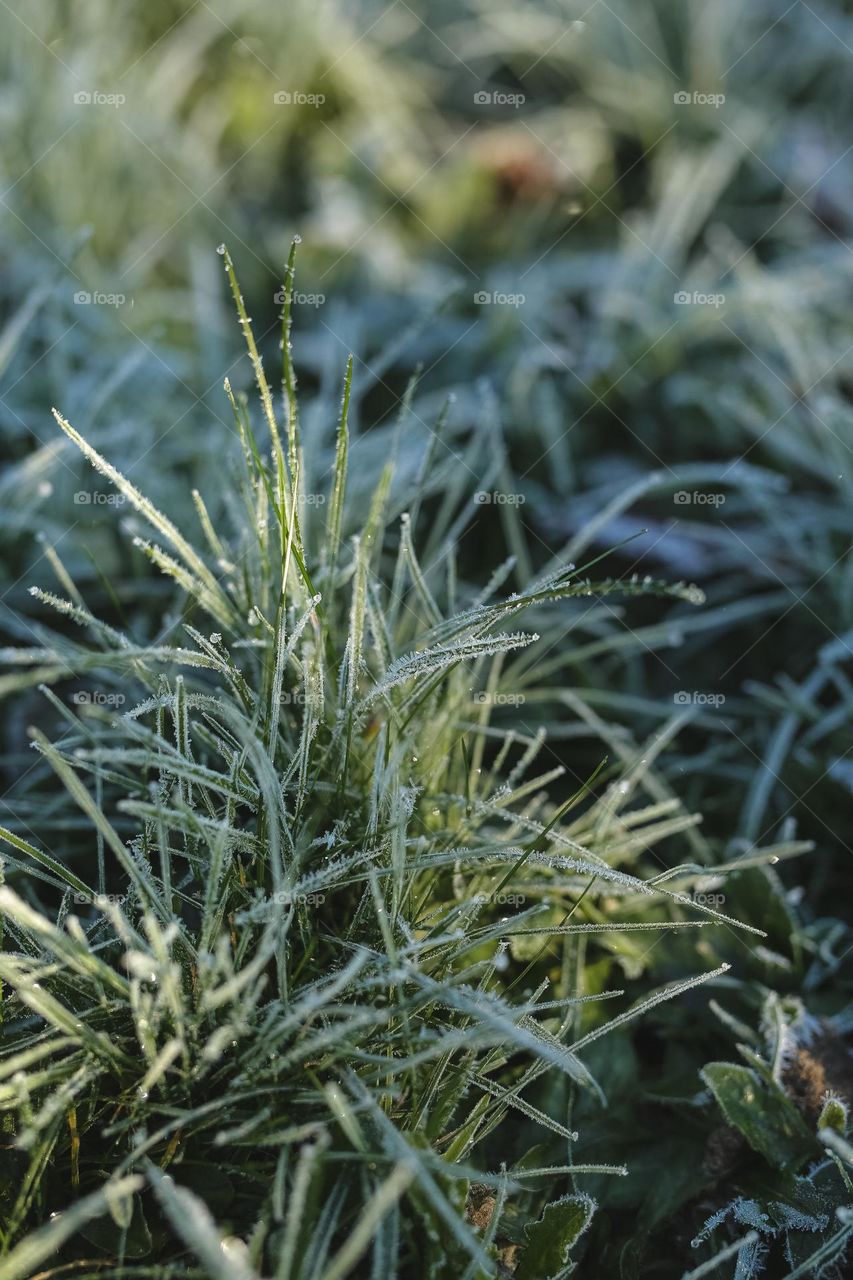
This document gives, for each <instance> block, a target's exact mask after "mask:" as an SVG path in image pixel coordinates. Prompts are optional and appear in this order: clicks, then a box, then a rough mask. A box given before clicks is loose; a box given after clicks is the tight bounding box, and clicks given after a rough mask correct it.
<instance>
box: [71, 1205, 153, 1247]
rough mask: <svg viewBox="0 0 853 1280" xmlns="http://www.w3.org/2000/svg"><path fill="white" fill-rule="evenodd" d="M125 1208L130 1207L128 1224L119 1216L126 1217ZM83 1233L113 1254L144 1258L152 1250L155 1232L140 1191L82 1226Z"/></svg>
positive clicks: (84, 1236)
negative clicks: (123, 1210)
mask: <svg viewBox="0 0 853 1280" xmlns="http://www.w3.org/2000/svg"><path fill="white" fill-rule="evenodd" d="M123 1208H127V1209H129V1210H130V1213H129V1215H127V1223H126V1225H125V1224H124V1222H123V1221H122V1223H120V1222H119V1220H118V1219H119V1217H123V1215H122V1214H121V1209H123ZM117 1211H118V1212H117ZM80 1234H81V1236H82V1237H83V1239H84V1240H88V1241H89V1243H90V1244H93V1245H95V1246H96V1247H97V1248H98V1249H103V1250H104V1252H105V1253H108V1254H110V1255H111V1256H113V1257H118V1256H124V1257H125V1258H144V1257H146V1256H147V1255H148V1254H149V1253H150V1252H151V1232H150V1230H149V1229H148V1223H147V1222H146V1221H145V1214H144V1213H143V1211H142V1201H141V1199H140V1197H139V1196H138V1195H134V1196H127V1197H126V1200H125V1199H124V1198H122V1200H121V1201H118V1202H117V1203H116V1204H115V1205H113V1206H111V1209H110V1212H109V1213H106V1214H104V1215H103V1217H101V1218H95V1219H94V1220H93V1221H92V1222H88V1223H87V1224H86V1226H85V1227H82V1228H81V1230H80Z"/></svg>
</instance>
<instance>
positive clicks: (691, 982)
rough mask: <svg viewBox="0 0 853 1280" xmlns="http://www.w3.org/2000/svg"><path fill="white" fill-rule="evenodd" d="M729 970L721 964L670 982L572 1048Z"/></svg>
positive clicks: (583, 1037) (595, 1038) (603, 1034)
mask: <svg viewBox="0 0 853 1280" xmlns="http://www.w3.org/2000/svg"><path fill="white" fill-rule="evenodd" d="M729 969H731V965H730V964H721V965H719V967H718V968H716V969H711V970H710V971H709V972H708V973H700V974H697V975H696V976H695V977H693V978H685V979H683V980H682V981H680V982H671V983H670V984H669V985H668V986H666V987H662V988H661V990H659V991H655V992H653V993H652V994H651V995H650V996H647V997H646V998H645V999H643V1000H640V1001H639V1002H638V1003H637V1004H635V1005H633V1006H632V1008H630V1009H627V1010H626V1011H625V1012H624V1013H617V1014H616V1016H615V1017H613V1018H611V1019H610V1020H609V1021H608V1022H606V1023H605V1024H604V1025H603V1026H600V1027H596V1028H594V1029H593V1030H592V1031H588V1032H587V1033H586V1035H584V1036H581V1037H580V1039H579V1040H575V1041H574V1043H573V1045H572V1048H573V1050H575V1051H576V1052H577V1051H578V1050H580V1049H582V1048H584V1046H585V1045H588V1044H591V1043H592V1042H593V1040H599V1039H600V1038H601V1036H605V1035H608V1034H609V1033H610V1032H611V1031H615V1030H616V1028H617V1027H621V1026H624V1025H625V1023H626V1022H632V1021H633V1020H634V1019H635V1018H639V1017H640V1015H641V1014H643V1013H645V1012H646V1011H647V1010H648V1009H654V1008H655V1007H656V1006H657V1005H659V1004H663V1003H664V1002H665V1001H667V1000H674V999H675V998H676V996H680V995H683V994H684V992H685V991H690V990H691V989H692V988H693V987H698V986H701V984H702V983H703V982H712V981H713V980H714V979H715V978H720V977H722V975H723V974H724V973H728V971H729Z"/></svg>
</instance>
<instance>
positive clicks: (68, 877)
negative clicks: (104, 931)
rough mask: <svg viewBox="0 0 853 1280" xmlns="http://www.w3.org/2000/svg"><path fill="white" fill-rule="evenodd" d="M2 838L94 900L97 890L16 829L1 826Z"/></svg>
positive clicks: (0, 838) (0, 859)
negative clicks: (16, 832) (18, 833)
mask: <svg viewBox="0 0 853 1280" xmlns="http://www.w3.org/2000/svg"><path fill="white" fill-rule="evenodd" d="M0 840H5V841H6V843H7V844H10V845H11V846H12V848H13V849H17V850H18V852H19V853H25V854H26V855H27V856H28V857H29V858H32V860H33V862H38V863H39V864H40V865H41V866H43V867H47V869H48V870H49V871H52V872H53V874H54V875H55V876H56V877H57V878H58V879H59V880H61V881H63V882H64V883H65V884H67V885H68V886H69V888H71V889H73V890H74V892H75V893H78V894H80V895H82V896H84V897H85V898H86V900H87V901H89V902H94V900H95V891H94V890H93V889H90V888H89V886H88V885H87V884H84V883H83V881H82V880H80V879H79V878H78V877H77V876H75V875H74V872H73V871H69V870H68V868H67V867H66V866H65V865H64V864H63V863H61V862H58V861H57V860H56V858H52V857H51V856H50V854H49V853H44V852H43V851H42V850H41V849H37V848H36V847H35V845H34V844H30V842H29V840H24V838H23V837H22V836H17V835H15V833H14V831H10V830H9V829H8V827H0ZM0 861H2V854H0Z"/></svg>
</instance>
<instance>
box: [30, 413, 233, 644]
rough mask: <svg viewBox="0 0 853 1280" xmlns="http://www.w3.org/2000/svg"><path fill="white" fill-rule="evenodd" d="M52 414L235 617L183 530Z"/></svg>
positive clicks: (229, 614) (228, 612)
mask: <svg viewBox="0 0 853 1280" xmlns="http://www.w3.org/2000/svg"><path fill="white" fill-rule="evenodd" d="M53 416H54V418H55V419H56V421H57V423H58V424H59V426H60V427H61V428H62V430H63V431H64V432H65V434H66V435H67V436H68V437H69V439H71V440H73V442H74V443H75V444H76V445H77V448H78V449H79V450H80V452H81V453H82V454H83V455H84V456H85V457H86V458H87V459H88V461H89V462H90V463H91V464H92V466H93V467H94V468H95V470H96V471H100V473H101V474H102V475H105V476H106V477H107V479H108V480H110V481H111V482H112V483H113V484H114V485H115V487H116V488H117V489H118V490H119V492H120V493H123V494H124V496H125V497H126V498H127V500H128V502H130V504H131V506H133V507H134V508H135V509H136V510H137V511H138V512H139V514H140V515H141V516H142V517H143V518H144V519H145V520H147V521H148V523H149V524H150V525H152V526H153V527H154V528H155V529H157V530H158V531H159V532H160V533H161V534H162V536H163V537H164V538H165V539H166V541H167V542H169V543H170V544H171V546H172V547H173V548H174V549H175V551H176V552H177V553H178V555H179V556H180V558H181V559H182V560H183V562H184V564H185V565H186V566H187V568H188V569H189V570H190V571H191V572H192V574H194V575H195V578H196V579H197V580H198V582H199V583H200V584H203V585H204V586H205V587H207V589H208V591H209V592H210V594H211V596H212V597H213V598H214V599H216V601H217V605H218V607H219V608H220V609H221V610H222V612H223V613H224V614H225V615H226V616H227V617H229V618H230V619H231V620H232V622H233V621H235V618H234V610H233V607H232V605H231V603H230V601H229V600H228V597H227V596H226V595H225V594H224V593H223V591H222V588H221V587H220V585H219V583H218V582H217V580H216V578H215V577H214V576H213V574H212V573H211V572H210V570H209V569H208V567H207V565H206V564H205V563H204V561H203V560H202V559H201V557H200V556H199V554H198V552H197V551H195V549H194V548H193V547H192V546H191V545H190V543H189V542H187V540H186V538H184V536H183V534H181V533H180V532H179V531H178V529H177V528H176V527H175V525H174V524H173V523H172V521H171V520H170V519H169V518H168V517H167V516H165V515H163V514H162V512H160V511H158V510H157V508H156V507H155V506H154V504H153V503H151V502H149V500H148V499H147V498H146V497H144V495H143V494H141V493H140V492H139V490H138V489H137V488H136V486H135V485H133V484H131V482H130V481H129V480H127V479H126V478H125V477H124V476H123V475H122V474H121V472H120V471H117V470H116V468H115V467H114V466H113V465H112V464H111V463H110V462H107V460H106V458H104V457H102V456H101V454H100V453H98V451H97V449H93V448H92V446H91V445H90V444H89V442H88V441H87V440H84V438H83V436H81V435H80V433H79V432H78V431H75V429H74V428H73V427H72V426H71V423H70V422H67V421H66V420H65V418H63V416H62V414H61V413H59V412H58V410H56V409H54V410H53Z"/></svg>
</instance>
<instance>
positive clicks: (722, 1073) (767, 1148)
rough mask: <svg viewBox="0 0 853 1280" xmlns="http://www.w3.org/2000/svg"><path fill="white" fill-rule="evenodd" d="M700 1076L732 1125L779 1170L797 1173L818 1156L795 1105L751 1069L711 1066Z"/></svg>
mask: <svg viewBox="0 0 853 1280" xmlns="http://www.w3.org/2000/svg"><path fill="white" fill-rule="evenodd" d="M700 1074H701V1077H702V1079H703V1080H704V1082H705V1083H706V1084H707V1085H708V1087H709V1089H710V1090H711V1092H712V1093H713V1094H714V1097H715V1098H716V1099H717V1102H718V1103H719V1104H720V1107H721V1109H722V1111H723V1114H724V1115H725V1117H726V1119H727V1120H728V1122H729V1124H732V1125H734V1126H735V1128H736V1129H739V1130H740V1132H741V1133H742V1134H743V1136H744V1138H746V1140H747V1142H748V1143H749V1145H750V1146H751V1147H752V1148H753V1150H754V1151H758V1152H759V1153H760V1154H761V1155H763V1156H764V1158H765V1160H767V1161H769V1163H770V1164H772V1165H775V1166H776V1168H777V1169H783V1170H788V1171H790V1170H794V1169H797V1168H799V1166H800V1165H801V1164H803V1162H804V1161H805V1160H807V1159H808V1158H809V1157H810V1156H814V1155H816V1154H817V1147H816V1143H815V1140H814V1138H813V1137H812V1135H811V1134H810V1133H809V1131H808V1129H807V1128H806V1125H805V1122H804V1121H803V1120H802V1118H801V1117H800V1114H799V1112H798V1111H797V1109H796V1107H795V1106H794V1104H793V1103H792V1102H790V1101H789V1100H788V1098H786V1096H785V1094H784V1093H783V1092H782V1090H781V1089H779V1088H776V1087H775V1086H768V1085H766V1084H765V1083H764V1082H763V1081H762V1080H761V1078H760V1077H759V1076H758V1074H757V1073H756V1072H755V1071H753V1070H752V1069H751V1068H750V1067H742V1066H740V1065H739V1064H738V1063H733V1062H709V1063H708V1065H707V1066H706V1067H705V1068H704V1069H703V1071H702V1072H700Z"/></svg>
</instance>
